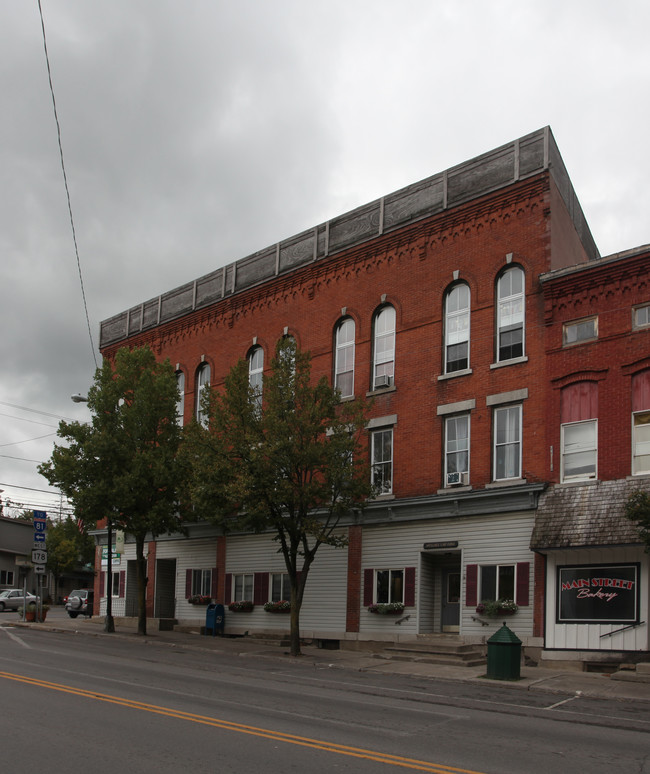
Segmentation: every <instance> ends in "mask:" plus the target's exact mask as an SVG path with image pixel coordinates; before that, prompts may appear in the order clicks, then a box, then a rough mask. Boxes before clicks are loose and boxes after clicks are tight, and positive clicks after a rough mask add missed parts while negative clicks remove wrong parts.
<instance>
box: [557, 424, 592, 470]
mask: <svg viewBox="0 0 650 774" xmlns="http://www.w3.org/2000/svg"><path fill="white" fill-rule="evenodd" d="M597 459H598V422H597V420H595V419H589V420H587V421H585V422H570V423H567V424H565V425H562V481H576V480H577V481H581V480H584V479H589V478H596V463H597Z"/></svg>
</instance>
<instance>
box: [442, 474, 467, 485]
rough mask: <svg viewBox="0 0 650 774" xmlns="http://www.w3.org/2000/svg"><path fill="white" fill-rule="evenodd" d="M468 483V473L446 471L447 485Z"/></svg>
mask: <svg viewBox="0 0 650 774" xmlns="http://www.w3.org/2000/svg"><path fill="white" fill-rule="evenodd" d="M464 484H469V473H447V486H462V485H464Z"/></svg>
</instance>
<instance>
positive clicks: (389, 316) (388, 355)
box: [372, 306, 395, 390]
mask: <svg viewBox="0 0 650 774" xmlns="http://www.w3.org/2000/svg"><path fill="white" fill-rule="evenodd" d="M373 343H374V348H373V374H372V389H373V390H377V389H381V388H382V387H390V386H391V385H393V384H394V383H395V310H394V309H393V307H392V306H384V307H382V308H381V309H380V310H379V312H377V314H376V315H375V319H374V342H373Z"/></svg>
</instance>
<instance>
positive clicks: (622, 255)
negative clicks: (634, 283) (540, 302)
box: [539, 244, 650, 284]
mask: <svg viewBox="0 0 650 774" xmlns="http://www.w3.org/2000/svg"><path fill="white" fill-rule="evenodd" d="M644 254H648V255H650V244H645V245H639V247H632V248H630V249H629V250H622V251H621V252H619V253H612V254H611V255H605V256H603V257H602V258H597V259H595V260H593V261H589V262H588V263H579V264H577V265H575V266H567V267H565V268H562V269H553V270H552V271H548V272H544V274H540V275H539V281H540V282H541V283H542V284H544V283H545V282H550V281H552V280H556V279H562V278H564V277H570V276H571V275H573V274H581V273H582V272H587V271H598V269H602V268H606V267H608V266H611V265H614V264H616V263H619V262H620V261H629V260H633V259H634V258H640V257H642V256H643V255H644Z"/></svg>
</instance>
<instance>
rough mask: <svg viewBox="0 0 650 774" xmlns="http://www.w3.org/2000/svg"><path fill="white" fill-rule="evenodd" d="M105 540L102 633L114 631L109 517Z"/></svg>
mask: <svg viewBox="0 0 650 774" xmlns="http://www.w3.org/2000/svg"><path fill="white" fill-rule="evenodd" d="M70 400H72V402H73V403H88V398H87V397H86V396H85V395H81V394H79V393H76V394H75V395H71V396H70ZM106 540H107V542H108V546H107V551H106V616H105V617H104V631H105V632H114V631H115V620H114V619H113V525H112V523H111V517H110V516H107V517H106ZM99 571H100V572H101V571H102V563H101V559H100V561H99Z"/></svg>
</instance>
